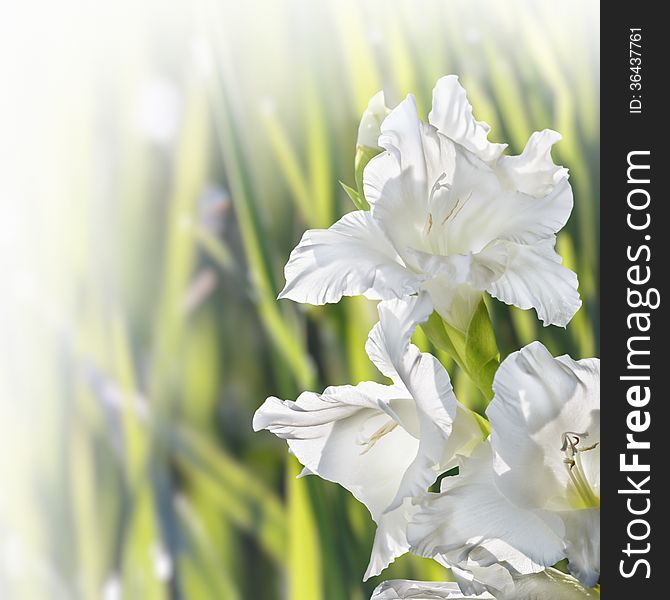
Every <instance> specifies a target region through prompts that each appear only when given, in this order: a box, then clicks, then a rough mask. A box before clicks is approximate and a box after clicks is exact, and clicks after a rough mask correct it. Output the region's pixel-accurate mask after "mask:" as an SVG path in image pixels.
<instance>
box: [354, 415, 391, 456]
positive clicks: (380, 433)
mask: <svg viewBox="0 0 670 600" xmlns="http://www.w3.org/2000/svg"><path fill="white" fill-rule="evenodd" d="M397 426H398V423H397V422H396V421H387V422H386V423H384V424H383V425H382V426H381V427H380V428H379V429H377V431H375V432H374V433H373V434H372V435H371V436H370V437H369V438H368V439H367V440H365V441H363V442H359V444H360V445H361V446H364V448H363V450H362V451H361V455H363V454H367V453H368V452H370V450H372V448H373V447H374V445H375V444H376V443H377V442H378V441H379V440H381V439H382V438H383V437H384V436H385V435H386V434H387V433H391V432H392V431H393V430H394V429H395V428H396V427H397Z"/></svg>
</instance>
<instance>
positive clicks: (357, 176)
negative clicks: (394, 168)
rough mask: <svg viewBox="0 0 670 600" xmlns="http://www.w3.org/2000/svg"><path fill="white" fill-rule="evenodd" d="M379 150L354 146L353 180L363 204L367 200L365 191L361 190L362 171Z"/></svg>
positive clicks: (380, 150)
mask: <svg viewBox="0 0 670 600" xmlns="http://www.w3.org/2000/svg"><path fill="white" fill-rule="evenodd" d="M381 152H382V149H381V148H371V147H370V146H356V156H355V157H354V180H355V181H356V189H357V190H358V196H359V197H360V198H361V199H362V200H363V201H364V202H365V204H368V201H367V200H366V199H365V192H364V191H363V171H364V169H365V166H366V165H367V164H368V163H369V162H370V161H371V160H372V159H373V158H374V157H375V156H377V154H380V153H381ZM368 206H369V205H368Z"/></svg>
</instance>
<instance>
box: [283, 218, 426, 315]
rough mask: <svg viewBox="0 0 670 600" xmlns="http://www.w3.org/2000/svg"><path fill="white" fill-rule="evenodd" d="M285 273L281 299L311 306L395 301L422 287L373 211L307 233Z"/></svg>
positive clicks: (291, 257)
mask: <svg viewBox="0 0 670 600" xmlns="http://www.w3.org/2000/svg"><path fill="white" fill-rule="evenodd" d="M284 273H285V276H286V286H285V287H284V289H283V290H282V292H281V293H280V294H279V297H280V298H290V299H291V300H295V301H296V302H306V303H309V304H325V303H328V302H338V301H339V300H340V299H341V298H342V296H358V295H364V296H366V297H367V298H370V299H373V300H380V299H386V298H396V297H402V296H406V295H408V294H411V293H413V292H415V291H416V290H417V288H418V286H419V280H418V278H417V277H416V276H415V275H414V274H412V273H411V272H410V271H408V270H407V269H405V267H404V266H403V263H402V260H401V259H400V257H399V256H398V254H397V252H396V251H395V250H394V248H393V246H392V245H391V243H390V242H389V240H388V238H387V237H386V235H385V233H384V231H383V230H382V229H381V227H380V226H379V224H378V223H377V221H375V219H374V218H373V217H372V215H371V214H370V213H369V212H368V211H355V212H351V213H348V214H346V215H344V217H342V218H341V219H340V220H339V221H338V222H337V223H335V224H334V225H333V226H332V227H330V229H312V230H309V231H307V232H305V234H304V235H303V237H302V240H301V241H300V243H299V244H298V246H297V247H296V248H295V249H294V250H293V252H291V256H290V258H289V261H288V263H287V265H286V267H285V270H284Z"/></svg>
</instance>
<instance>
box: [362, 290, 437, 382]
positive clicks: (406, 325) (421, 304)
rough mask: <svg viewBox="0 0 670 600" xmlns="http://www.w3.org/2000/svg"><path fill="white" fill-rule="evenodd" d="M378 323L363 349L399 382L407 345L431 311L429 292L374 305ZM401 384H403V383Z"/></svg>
mask: <svg viewBox="0 0 670 600" xmlns="http://www.w3.org/2000/svg"><path fill="white" fill-rule="evenodd" d="M377 312H378V313H379V323H378V324H377V325H375V327H374V328H373V329H372V331H371V332H370V335H369V336H368V341H367V343H366V345H365V349H366V351H367V353H368V356H369V357H370V359H371V360H372V362H373V363H374V364H375V365H376V367H377V368H378V369H379V370H380V371H381V372H382V373H383V374H384V375H386V377H389V378H390V379H392V380H393V381H394V383H396V384H398V383H400V382H401V381H402V379H401V375H400V374H399V372H398V369H399V368H401V365H403V364H404V358H405V355H406V354H407V352H408V350H409V347H410V339H411V337H412V335H414V331H415V330H416V327H417V325H419V324H420V323H424V322H425V321H427V320H428V317H430V314H431V313H432V312H433V305H432V303H431V301H430V296H428V294H426V293H420V294H418V295H417V296H410V297H407V298H403V299H400V300H388V301H386V302H382V303H380V304H379V305H378V307H377ZM403 385H404V384H403Z"/></svg>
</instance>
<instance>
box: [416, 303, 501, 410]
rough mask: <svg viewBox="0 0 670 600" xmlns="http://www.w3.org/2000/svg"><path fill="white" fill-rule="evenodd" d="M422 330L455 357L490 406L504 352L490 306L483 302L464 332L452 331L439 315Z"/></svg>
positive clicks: (432, 318)
mask: <svg viewBox="0 0 670 600" xmlns="http://www.w3.org/2000/svg"><path fill="white" fill-rule="evenodd" d="M422 328H423V330H424V332H425V333H426V335H427V336H428V339H429V340H430V341H431V343H432V344H433V345H434V346H435V347H436V348H438V349H440V350H442V351H444V352H446V353H447V354H449V356H451V357H452V358H453V359H454V361H455V362H456V364H457V365H458V366H459V367H460V368H461V369H462V370H463V371H465V373H466V375H467V376H468V377H469V378H470V380H471V381H472V382H473V383H474V384H475V385H476V386H477V388H478V389H479V391H480V392H481V393H482V395H483V396H484V398H485V400H486V402H487V404H488V402H490V400H491V399H492V398H493V377H494V375H495V373H496V371H497V370H498V366H499V364H500V362H499V361H500V352H499V351H498V346H497V344H496V338H495V332H494V331H493V325H492V323H491V318H490V316H489V312H488V309H487V308H486V303H485V302H484V299H483V298H482V299H481V300H480V301H479V304H478V305H477V308H476V309H475V312H474V313H473V315H472V318H471V319H470V322H469V323H468V327H467V329H466V331H465V333H464V332H462V331H460V330H458V329H456V328H455V327H452V326H451V325H449V323H447V322H446V321H444V319H442V318H441V317H440V316H439V315H438V314H437V313H436V312H433V314H432V315H431V316H430V318H429V319H428V321H426V323H424V324H423V325H422Z"/></svg>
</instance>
